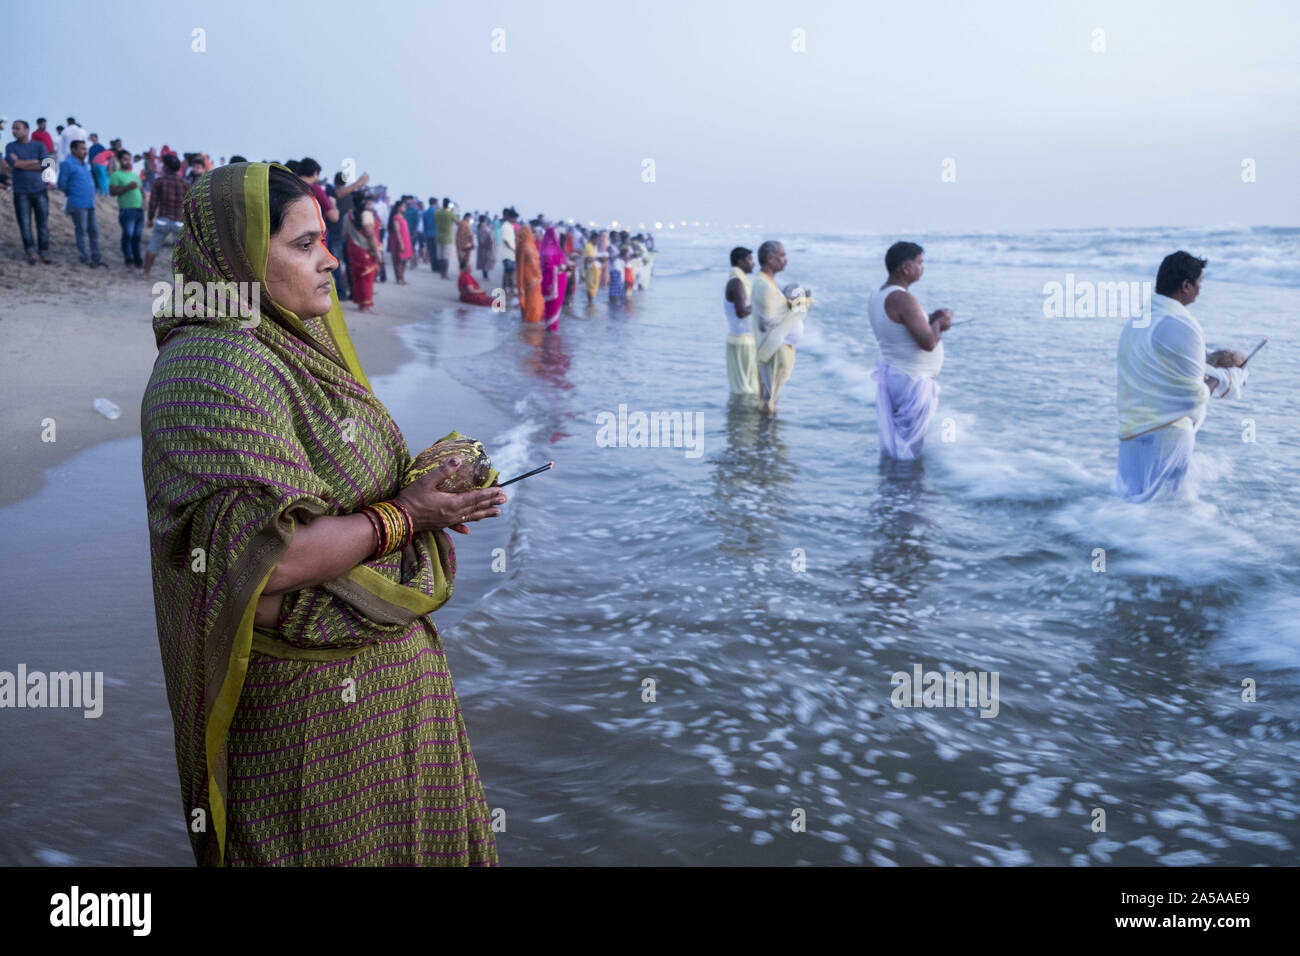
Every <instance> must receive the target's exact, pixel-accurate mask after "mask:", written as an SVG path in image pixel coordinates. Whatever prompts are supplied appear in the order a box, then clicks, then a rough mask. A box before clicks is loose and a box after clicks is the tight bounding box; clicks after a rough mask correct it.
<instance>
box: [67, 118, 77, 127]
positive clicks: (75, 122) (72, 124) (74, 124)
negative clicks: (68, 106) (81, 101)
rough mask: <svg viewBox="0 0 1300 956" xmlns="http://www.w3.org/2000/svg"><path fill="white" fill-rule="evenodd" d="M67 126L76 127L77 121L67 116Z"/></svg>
mask: <svg viewBox="0 0 1300 956" xmlns="http://www.w3.org/2000/svg"><path fill="white" fill-rule="evenodd" d="M68 125H69V126H76V125H77V121H76V120H75V119H73V118H72V117H71V116H69V117H68Z"/></svg>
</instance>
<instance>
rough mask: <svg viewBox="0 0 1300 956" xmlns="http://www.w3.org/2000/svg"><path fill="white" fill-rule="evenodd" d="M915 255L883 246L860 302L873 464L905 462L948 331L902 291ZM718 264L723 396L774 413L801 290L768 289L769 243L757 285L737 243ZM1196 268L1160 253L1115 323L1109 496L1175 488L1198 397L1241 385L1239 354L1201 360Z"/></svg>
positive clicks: (1185, 461)
mask: <svg viewBox="0 0 1300 956" xmlns="http://www.w3.org/2000/svg"><path fill="white" fill-rule="evenodd" d="M923 252H924V250H923V249H922V247H921V246H920V245H918V244H917V243H914V242H906V241H903V242H895V243H894V244H893V245H891V246H890V247H889V249H888V251H887V252H886V253H885V270H886V272H887V278H886V280H885V283H884V284H883V285H882V286H880V287H879V288H878V289H877V290H876V291H875V292H873V293H872V294H871V296H870V298H869V299H868V300H867V308H866V311H867V321H868V322H869V324H870V325H871V330H872V332H873V333H874V335H875V339H876V343H877V345H878V346H879V348H880V356H879V358H877V359H876V365H875V369H874V371H873V372H872V378H873V379H874V380H875V383H876V395H875V405H876V425H877V430H878V434H879V442H880V444H879V447H880V454H881V459H882V462H884V461H889V460H892V461H915V460H917V459H918V458H919V457H920V454H921V448H922V444H923V443H924V440H925V434H926V430H927V428H928V427H929V424H930V420H931V419H932V418H933V417H934V413H935V411H936V410H937V409H938V406H939V384H938V382H937V381H935V379H936V378H937V377H938V375H939V372H940V371H941V369H942V368H943V360H944V349H943V340H942V335H943V333H944V332H946V331H947V330H948V329H950V328H951V327H952V324H953V323H952V310H951V309H946V308H944V309H936V310H935V311H934V312H931V313H930V314H928V315H927V314H926V313H925V312H924V310H923V309H922V308H921V305H920V303H919V302H918V301H917V299H916V296H915V295H913V294H912V292H911V291H910V287H911V286H912V285H914V284H915V283H917V282H918V281H920V279H921V276H922V275H923V274H924V272H925V263H924V257H923ZM730 259H731V272H730V274H729V276H728V278H727V283H726V286H725V287H724V290H723V313H724V315H725V316H726V320H727V339H726V367H727V379H728V383H729V386H730V391H731V394H732V395H733V396H742V397H757V398H758V406H759V408H760V409H761V410H762V411H763V412H764V413H767V414H775V412H776V404H777V397H778V396H779V394H780V392H781V389H782V387H783V386H784V385H785V383H786V382H787V381H788V380H789V377H790V372H791V370H792V369H793V368H794V355H795V346H796V345H797V344H798V341H799V338H800V336H801V335H802V333H803V318H802V317H803V315H804V314H805V313H806V312H807V310H808V305H809V304H810V303H811V302H812V298H811V291H810V290H808V289H806V288H803V287H800V286H797V285H787V286H786V287H785V288H784V289H782V288H780V287H778V286H777V283H776V279H775V276H776V273H778V272H780V271H781V270H783V269H784V268H785V266H786V255H785V247H784V246H783V245H782V244H781V243H779V242H773V241H768V242H764V243H763V244H762V245H761V246H759V249H758V262H759V268H760V272H759V280H760V281H759V282H758V283H757V284H755V283H754V282H753V281H752V280H751V279H750V274H751V273H752V272H753V271H754V255H753V253H752V252H751V251H750V250H749V249H746V248H744V247H743V246H737V247H736V248H734V249H732V250H731V255H730ZM1206 264H1207V261H1206V260H1205V259H1198V258H1197V257H1195V256H1192V255H1190V254H1188V253H1186V252H1182V251H1179V252H1174V253H1171V254H1170V255H1168V256H1166V257H1165V258H1164V260H1163V261H1162V262H1161V264H1160V269H1159V271H1158V273H1157V275H1156V284H1155V294H1154V295H1152V297H1151V305H1150V309H1149V313H1148V314H1147V315H1146V316H1145V319H1144V320H1143V321H1137V320H1135V321H1131V322H1126V323H1125V325H1124V329H1123V331H1122V332H1121V334H1120V339H1119V347H1118V354H1117V361H1118V381H1117V405H1118V410H1119V420H1120V428H1119V434H1118V438H1119V456H1118V462H1117V466H1116V474H1115V478H1114V481H1113V482H1112V491H1113V492H1114V494H1116V495H1118V496H1120V497H1122V498H1125V499H1127V500H1129V501H1133V502H1143V501H1149V500H1151V499H1153V498H1157V497H1172V496H1176V495H1178V494H1180V493H1182V492H1184V491H1185V490H1186V488H1187V485H1186V482H1185V479H1186V478H1187V474H1188V469H1189V466H1190V464H1191V458H1192V450H1193V448H1194V446H1195V443H1196V431H1197V429H1199V428H1200V426H1201V424H1202V422H1204V420H1205V415H1206V406H1207V403H1208V399H1209V398H1210V397H1211V396H1213V397H1218V398H1240V397H1241V389H1242V386H1243V385H1244V384H1245V382H1246V374H1247V373H1246V368H1245V366H1246V362H1247V361H1248V356H1246V355H1245V354H1243V353H1242V352H1238V351H1235V350H1231V349H1220V350H1218V351H1216V352H1213V353H1207V352H1206V348H1205V336H1204V332H1203V331H1202V330H1201V326H1200V324H1199V323H1198V322H1197V321H1196V319H1195V318H1193V316H1192V314H1191V313H1190V312H1189V311H1188V310H1187V306H1188V305H1190V304H1191V303H1192V302H1193V301H1195V299H1196V297H1197V296H1198V295H1199V293H1200V288H1201V275H1202V271H1203V270H1204V268H1205V266H1206ZM751 317H752V318H751Z"/></svg>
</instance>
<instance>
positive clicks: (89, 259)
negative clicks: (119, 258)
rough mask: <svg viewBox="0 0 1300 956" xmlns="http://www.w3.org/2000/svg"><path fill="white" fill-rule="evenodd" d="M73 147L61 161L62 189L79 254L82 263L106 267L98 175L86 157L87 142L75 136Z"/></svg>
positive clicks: (60, 179)
mask: <svg viewBox="0 0 1300 956" xmlns="http://www.w3.org/2000/svg"><path fill="white" fill-rule="evenodd" d="M69 149H70V152H71V155H70V156H68V158H67V159H65V160H64V161H63V162H61V163H59V189H61V190H63V192H64V193H66V194H67V197H68V215H69V216H71V217H72V221H73V222H74V223H76V225H77V256H78V257H79V258H80V259H81V264H82V265H87V266H97V267H104V263H103V261H102V260H101V259H100V256H99V226H98V225H97V224H96V222H95V177H94V176H93V175H92V174H91V172H90V163H89V161H88V160H87V158H86V157H87V151H86V141H85V140H84V139H75V140H73V141H72V144H71V146H70V147H69ZM88 247H89V248H88Z"/></svg>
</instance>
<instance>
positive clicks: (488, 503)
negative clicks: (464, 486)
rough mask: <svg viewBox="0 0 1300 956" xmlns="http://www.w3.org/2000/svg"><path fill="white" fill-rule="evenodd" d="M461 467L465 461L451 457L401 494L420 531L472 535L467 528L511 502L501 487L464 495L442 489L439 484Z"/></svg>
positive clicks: (399, 496) (468, 492) (398, 495)
mask: <svg viewBox="0 0 1300 956" xmlns="http://www.w3.org/2000/svg"><path fill="white" fill-rule="evenodd" d="M460 465H461V459H459V458H449V459H448V460H447V461H445V462H443V463H442V464H441V465H439V466H438V468H436V469H435V470H433V471H431V472H429V474H427V475H425V476H424V477H423V478H420V479H419V480H417V481H413V482H411V483H410V484H409V485H407V486H406V487H405V488H403V489H402V490H401V491H400V492H398V494H397V500H398V501H400V502H401V503H402V505H403V506H404V507H405V508H406V510H407V511H409V512H410V513H411V520H412V521H414V522H415V530H416V531H431V530H434V529H438V528H450V529H451V530H452V531H456V532H459V533H460V534H469V528H467V527H465V525H466V524H468V523H469V522H471V521H482V520H483V519H484V518H495V517H497V516H498V515H499V514H501V509H500V508H498V507H497V505H503V504H505V503H506V502H507V501H508V500H509V499H508V498H507V497H506V493H505V492H504V491H502V490H501V489H500V488H498V487H490V488H476V489H474V490H473V491H466V492H463V493H461V494H449V493H447V492H445V491H439V490H438V485H440V484H442V483H443V482H444V481H446V480H447V479H448V478H450V477H451V476H452V475H454V474H456V472H457V470H459V468H460Z"/></svg>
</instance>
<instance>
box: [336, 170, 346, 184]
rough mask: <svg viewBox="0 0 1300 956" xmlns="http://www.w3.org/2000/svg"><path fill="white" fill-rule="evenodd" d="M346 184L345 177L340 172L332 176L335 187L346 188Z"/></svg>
mask: <svg viewBox="0 0 1300 956" xmlns="http://www.w3.org/2000/svg"><path fill="white" fill-rule="evenodd" d="M347 184H348V179H347V177H346V176H344V175H343V173H342V171H340V172H337V173H335V174H334V185H335V186H346V185H347Z"/></svg>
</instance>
